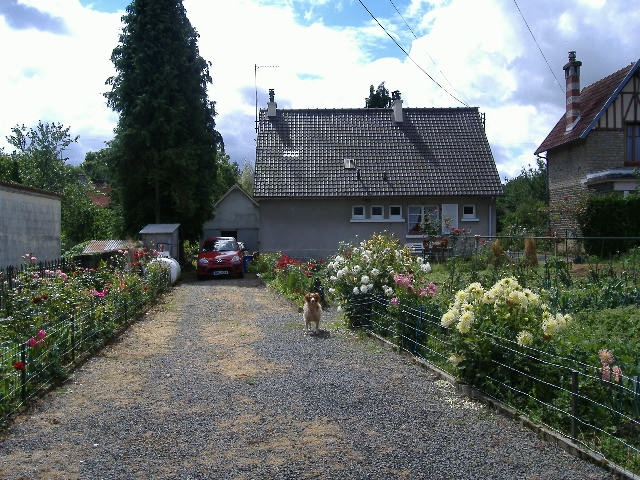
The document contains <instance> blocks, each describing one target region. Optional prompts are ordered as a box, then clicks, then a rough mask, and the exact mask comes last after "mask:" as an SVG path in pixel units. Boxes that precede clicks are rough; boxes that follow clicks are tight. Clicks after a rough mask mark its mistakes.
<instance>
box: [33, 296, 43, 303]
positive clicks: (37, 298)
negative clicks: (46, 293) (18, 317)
mask: <svg viewBox="0 0 640 480" xmlns="http://www.w3.org/2000/svg"><path fill="white" fill-rule="evenodd" d="M41 300H42V297H33V303H38V302H40V301H41Z"/></svg>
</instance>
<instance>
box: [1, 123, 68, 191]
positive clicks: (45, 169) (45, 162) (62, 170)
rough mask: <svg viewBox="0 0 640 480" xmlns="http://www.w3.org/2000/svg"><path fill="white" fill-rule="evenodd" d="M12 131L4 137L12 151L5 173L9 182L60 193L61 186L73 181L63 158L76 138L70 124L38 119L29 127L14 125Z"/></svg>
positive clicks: (65, 159)
mask: <svg viewBox="0 0 640 480" xmlns="http://www.w3.org/2000/svg"><path fill="white" fill-rule="evenodd" d="M11 132H12V133H13V135H10V136H8V137H7V142H9V144H10V145H12V146H13V147H14V148H15V150H14V151H13V153H12V154H11V156H12V158H13V161H14V163H13V165H12V168H11V170H10V171H9V172H8V176H9V177H10V179H8V181H14V182H17V183H21V184H23V185H28V186H30V187H35V188H41V189H43V190H48V191H50V192H56V193H63V191H64V188H65V187H66V186H67V185H68V184H69V183H73V181H75V180H76V179H75V178H74V173H75V172H74V169H73V168H72V167H71V166H70V165H67V164H66V161H67V160H68V159H67V158H65V157H63V153H64V151H65V149H66V148H67V147H69V145H71V144H72V143H74V142H76V141H77V139H78V137H75V138H71V136H70V135H69V127H64V126H63V125H62V124H60V123H43V122H42V121H39V122H38V124H37V125H36V126H35V127H31V128H27V127H26V126H24V125H22V126H18V125H16V126H15V127H13V128H12V129H11ZM16 170H17V172H16ZM16 173H17V175H16ZM11 178H12V180H11Z"/></svg>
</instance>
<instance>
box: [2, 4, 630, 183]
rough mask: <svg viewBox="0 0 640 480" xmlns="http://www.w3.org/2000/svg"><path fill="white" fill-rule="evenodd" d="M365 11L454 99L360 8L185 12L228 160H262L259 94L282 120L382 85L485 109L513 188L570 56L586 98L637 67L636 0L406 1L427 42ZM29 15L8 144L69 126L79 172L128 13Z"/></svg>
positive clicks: (557, 108) (8, 42)
mask: <svg viewBox="0 0 640 480" xmlns="http://www.w3.org/2000/svg"><path fill="white" fill-rule="evenodd" d="M12 1H14V0H12ZM114 1H117V0H114ZM365 3H366V4H367V5H369V7H370V10H371V11H372V13H373V14H374V15H376V16H377V18H378V20H379V21H380V22H381V23H382V24H383V25H384V26H385V28H387V30H388V31H389V32H390V33H392V34H393V35H394V38H396V39H397V40H398V41H399V43H400V44H401V45H403V47H404V48H405V49H407V51H408V52H409V53H410V55H411V58H412V59H413V60H414V61H415V62H416V63H418V64H419V65H420V67H422V69H424V70H425V71H426V72H427V73H428V74H429V75H431V77H433V79H434V80H435V82H438V83H439V84H440V85H441V86H442V87H444V88H445V89H446V90H447V91H448V92H449V93H447V92H445V91H444V90H443V89H442V88H440V87H439V86H438V85H436V83H435V82H434V81H432V80H431V79H430V78H429V77H428V76H427V75H426V74H425V73H424V72H423V71H421V70H420V69H419V68H418V67H417V66H416V65H415V64H414V63H413V62H412V61H411V60H410V59H408V58H406V57H404V55H403V54H402V52H401V51H400V50H399V49H398V48H397V47H396V46H395V45H394V44H393V43H392V42H391V40H390V39H389V38H388V36H387V34H386V33H385V32H384V31H383V30H382V29H380V27H379V26H378V25H377V24H376V23H375V22H374V21H373V20H372V19H371V17H370V16H369V14H368V13H367V12H366V11H365V10H364V9H362V8H361V6H360V4H359V2H357V1H354V0H342V1H341V2H328V1H327V2H318V1H305V0H288V1H270V0H233V1H228V0H184V6H185V8H186V10H187V13H188V15H189V19H190V21H191V23H192V24H193V25H194V27H195V28H196V29H197V30H198V32H199V34H200V36H201V37H200V41H199V48H200V54H201V55H202V56H203V57H204V58H205V59H207V60H210V61H211V62H212V69H211V73H212V77H213V85H212V86H211V87H210V96H211V99H212V100H215V101H216V106H217V111H218V113H219V115H218V117H217V126H218V129H219V130H220V131H221V133H222V135H223V137H224V139H225V143H226V146H227V152H228V153H229V154H230V155H231V160H232V161H236V162H238V163H241V164H242V163H243V162H245V161H253V158H254V155H255V148H254V147H255V143H254V139H255V131H254V118H255V107H256V102H255V98H256V90H257V93H258V107H259V108H264V107H265V106H266V99H267V91H268V89H269V88H274V89H275V90H276V101H277V102H278V106H279V107H281V108H322V107H336V108H342V107H345V108H351V107H363V106H364V100H365V97H366V96H367V94H368V90H369V85H371V84H373V85H374V86H377V85H378V84H379V83H380V82H382V81H384V82H385V85H386V86H387V88H389V89H390V90H400V91H401V92H402V96H403V99H404V100H405V106H407V107H458V106H461V103H460V102H458V101H457V100H456V99H455V98H454V97H457V98H459V99H461V100H463V101H464V102H466V103H468V104H469V105H470V106H478V107H479V108H480V111H481V112H484V113H486V115H487V117H486V118H487V135H488V137H489V141H490V143H491V146H492V150H493V153H494V156H495V158H496V162H497V164H498V168H499V171H500V173H501V176H502V177H505V176H507V177H513V176H515V175H517V174H518V173H519V172H520V169H521V168H522V167H523V166H527V165H530V164H533V163H534V162H535V157H534V155H533V151H534V150H535V149H536V148H537V146H538V145H539V144H540V143H541V142H542V140H543V139H544V137H545V136H546V135H547V133H548V132H549V131H550V130H551V128H552V127H553V126H554V125H555V123H556V122H557V120H558V118H559V117H560V115H562V112H563V109H564V101H565V100H564V93H563V88H564V74H563V71H562V66H563V65H564V64H565V63H566V61H567V52H568V51H569V50H576V51H577V53H578V59H579V60H581V61H582V62H583V66H582V85H583V86H586V85H588V84H590V83H593V82H594V81H597V80H599V79H600V78H603V77H604V76H606V75H608V74H610V73H612V72H614V71H616V70H618V69H619V68H621V67H623V66H625V65H627V64H628V63H629V62H633V61H636V60H637V59H638V57H640V55H639V50H638V49H637V45H640V38H639V37H640V28H639V27H640V10H639V9H630V8H629V4H628V1H627V0H610V1H607V2H605V1H604V0H577V1H576V2H573V3H572V4H571V5H570V6H569V5H568V4H566V3H562V2H557V1H556V0H539V1H536V2H518V5H519V6H520V11H518V9H517V8H516V7H515V4H514V2H512V1H510V0H484V1H482V2H469V1H468V0H431V1H429V0H396V1H395V2H394V4H395V5H397V6H398V8H399V10H400V11H401V13H402V15H403V17H404V20H406V22H407V23H408V24H409V25H410V26H411V29H412V31H413V33H415V34H416V36H417V37H418V38H417V39H416V38H414V36H413V34H412V33H411V32H410V31H409V29H408V28H407V26H406V25H405V23H404V21H403V19H402V18H400V17H399V16H398V15H397V12H395V10H394V9H393V8H392V7H391V5H390V4H389V5H387V4H386V3H385V2H373V1H370V0H369V1H366V2H365ZM125 4H126V0H123V1H122V7H123V8H124V6H125ZM20 5H22V6H27V7H33V9H35V10H24V9H23V11H21V14H25V15H27V14H29V15H32V16H31V17H29V18H27V17H26V16H25V17H24V18H23V17H21V18H20V19H19V20H20V21H21V22H22V23H21V25H23V27H22V29H18V28H17V27H16V26H15V25H16V24H17V23H19V22H17V20H18V19H16V22H14V23H13V24H11V25H12V26H10V23H9V22H7V21H6V19H5V18H3V17H1V16H0V42H1V43H2V45H3V48H2V50H0V62H1V64H2V65H3V75H2V76H0V95H1V100H2V108H1V109H0V145H3V144H4V142H3V140H4V137H5V136H6V135H8V134H9V133H10V128H11V127H12V126H13V125H15V124H23V123H24V124H26V125H35V124H36V123H37V121H38V120H44V121H56V122H61V123H63V124H65V125H66V126H70V127H71V132H72V133H73V134H74V135H80V142H81V145H79V146H76V147H75V149H74V150H73V151H72V152H71V153H70V155H72V156H73V160H74V162H75V163H79V162H80V161H82V160H83V157H84V153H85V152H86V151H87V150H96V149H98V148H101V146H102V142H104V141H106V140H109V139H111V137H112V130H113V128H114V126H115V125H116V121H117V116H116V115H115V114H114V113H113V112H111V111H110V110H109V109H108V108H107V106H106V102H105V99H104V97H103V95H102V94H103V93H104V92H105V91H107V90H108V86H107V85H105V80H106V79H107V77H109V76H111V75H113V74H114V71H113V66H112V64H111V62H110V60H109V58H110V55H111V52H112V50H113V48H114V47H115V46H116V44H117V41H118V36H119V34H120V29H121V25H120V17H121V16H122V13H123V12H122V11H120V12H116V13H102V12H98V11H96V10H94V9H92V8H89V7H86V6H84V7H83V6H82V5H81V3H80V1H79V0H21V1H20ZM329 8H334V9H335V10H334V11H331V10H327V9H329ZM34 12H35V13H38V12H40V13H41V14H40V13H38V15H33V14H34ZM521 14H522V15H524V17H525V19H526V21H527V24H528V27H527V25H525V23H524V20H523V18H522V16H521ZM0 15H2V10H1V9H0ZM332 19H333V21H337V20H336V19H339V24H331V23H332ZM29 22H31V24H30V25H31V27H29V28H25V27H24V25H28V24H29ZM38 22H42V27H41V28H40V29H38V27H37V26H38V25H39V23H38ZM529 28H530V29H531V32H533V34H534V36H535V41H534V39H533V38H532V36H531V33H530V31H529ZM61 32H63V33H61ZM6 46H9V47H8V48H6ZM540 49H542V51H543V53H544V55H545V57H546V58H543V57H542V55H541V54H540ZM547 62H548V65H547ZM256 65H258V66H259V68H258V69H257V75H256V68H255V66H256ZM276 65H277V67H274V66H276ZM549 66H550V68H551V71H550V69H549ZM558 83H559V85H558ZM4 145H5V146H6V144H4Z"/></svg>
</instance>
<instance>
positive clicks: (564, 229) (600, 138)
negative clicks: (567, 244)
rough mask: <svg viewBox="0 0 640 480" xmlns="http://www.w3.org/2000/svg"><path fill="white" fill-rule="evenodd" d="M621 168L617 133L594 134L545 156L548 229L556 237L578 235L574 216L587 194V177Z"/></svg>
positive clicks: (621, 140)
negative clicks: (547, 179)
mask: <svg viewBox="0 0 640 480" xmlns="http://www.w3.org/2000/svg"><path fill="white" fill-rule="evenodd" d="M623 166H624V133H623V132H622V131H621V130H594V131H592V132H591V133H590V134H589V135H588V136H587V138H586V140H583V141H579V142H574V143H572V144H570V145H568V146H564V147H560V148H558V149H555V150H551V151H549V152H547V168H548V175H549V229H550V230H551V231H552V232H555V233H556V234H558V235H560V236H565V235H566V234H569V235H580V229H579V228H578V224H577V222H576V218H575V213H576V211H577V209H578V206H579V203H580V201H581V200H582V199H583V198H584V196H585V195H586V194H587V189H586V187H585V186H584V183H583V182H584V180H585V179H586V177H587V174H589V173H593V172H599V171H603V170H608V169H611V168H622V167H623Z"/></svg>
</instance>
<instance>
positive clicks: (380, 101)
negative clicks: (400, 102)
mask: <svg viewBox="0 0 640 480" xmlns="http://www.w3.org/2000/svg"><path fill="white" fill-rule="evenodd" d="M390 106H391V96H390V95H389V90H387V87H385V86H384V82H382V83H381V84H380V85H378V88H376V89H375V90H374V88H373V85H371V86H370V87H369V97H368V98H367V99H366V102H365V108H389V107H390Z"/></svg>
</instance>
